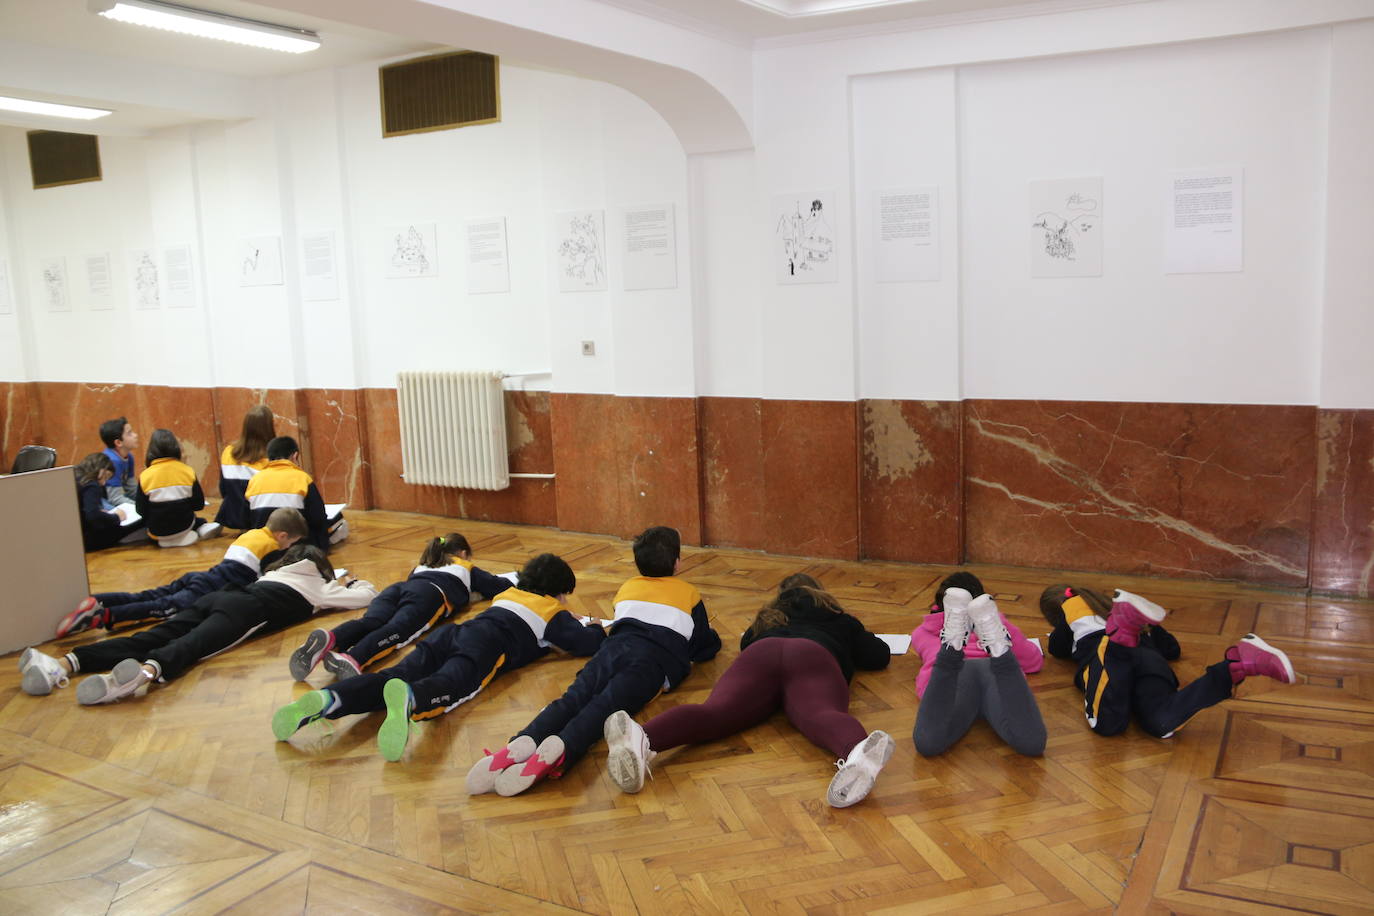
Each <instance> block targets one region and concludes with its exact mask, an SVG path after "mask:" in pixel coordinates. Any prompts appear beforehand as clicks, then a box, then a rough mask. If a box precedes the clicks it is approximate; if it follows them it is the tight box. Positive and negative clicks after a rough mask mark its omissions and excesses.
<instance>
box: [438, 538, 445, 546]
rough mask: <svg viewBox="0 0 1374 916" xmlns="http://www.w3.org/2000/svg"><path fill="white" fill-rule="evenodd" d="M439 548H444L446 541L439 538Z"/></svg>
mask: <svg viewBox="0 0 1374 916" xmlns="http://www.w3.org/2000/svg"><path fill="white" fill-rule="evenodd" d="M439 546H440V547H442V546H444V539H443V538H439Z"/></svg>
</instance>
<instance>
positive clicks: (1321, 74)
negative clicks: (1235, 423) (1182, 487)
mask: <svg viewBox="0 0 1374 916" xmlns="http://www.w3.org/2000/svg"><path fill="white" fill-rule="evenodd" d="M1328 41H1329V31H1328V30H1326V29H1322V30H1308V31H1301V32H1293V33H1286V34H1280V35H1265V36H1257V37H1251V38H1243V39H1228V40H1221V41H1209V42H1203V43H1194V44H1186V45H1174V46H1169V47H1163V48H1149V49H1143V50H1133V51H1120V52H1113V53H1110V54H1088V55H1079V56H1075V57H1070V58H1060V59H1054V60H1042V61H1031V62H1024V63H1014V64H997V65H987V66H981V67H970V68H967V69H965V70H962V71H961V73H960V86H959V96H960V144H961V152H962V183H963V187H964V193H963V208H962V230H963V246H962V251H963V257H964V261H963V303H964V321H965V337H964V345H965V361H964V393H965V395H966V396H968V397H974V398H1017V397H1022V398H1046V399H1058V400H1079V399H1081V400H1126V401H1199V402H1222V403H1272V404H1310V403H1314V402H1315V399H1316V390H1315V387H1314V382H1315V378H1316V365H1317V363H1316V360H1317V358H1318V353H1317V346H1316V343H1317V340H1316V334H1317V322H1318V317H1319V315H1320V311H1321V302H1320V287H1319V283H1320V267H1321V262H1322V239H1323V231H1322V220H1323V216H1322V187H1323V183H1324V172H1325V134H1326V130H1325V128H1326V124H1325V117H1326V78H1327V70H1328V59H1327V51H1328ZM1230 165H1235V166H1241V167H1243V168H1244V170H1245V184H1244V202H1245V213H1244V217H1245V225H1244V245H1245V255H1244V258H1245V264H1244V267H1245V269H1244V270H1243V271H1242V272H1239V273H1223V274H1190V275H1189V274H1175V275H1166V274H1165V273H1164V251H1163V248H1164V245H1163V242H1164V225H1165V222H1166V212H1167V204H1168V197H1167V195H1166V193H1165V188H1166V181H1167V178H1166V174H1167V172H1168V170H1170V169H1183V168H1190V167H1206V166H1230ZM1079 176H1102V178H1103V191H1102V196H1103V209H1102V216H1101V226H1102V227H1103V230H1104V254H1103V262H1104V263H1103V271H1102V276H1101V277H1100V278H1082V277H1079V278H1055V279H1043V278H1042V279H1031V278H1030V241H1031V230H1030V228H1029V226H1030V222H1031V220H1032V217H1031V214H1029V213H1028V211H1027V207H1028V203H1027V200H1028V190H1027V186H1028V183H1029V182H1030V181H1031V180H1034V179H1041V178H1073V177H1079ZM1083 354H1095V355H1096V356H1100V357H1101V358H1100V359H1084V358H1082V355H1083ZM1074 355H1077V357H1075V356H1074ZM1064 356H1067V357H1069V358H1061V357H1064Z"/></svg>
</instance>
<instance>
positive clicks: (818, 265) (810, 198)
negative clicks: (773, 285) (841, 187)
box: [773, 191, 838, 283]
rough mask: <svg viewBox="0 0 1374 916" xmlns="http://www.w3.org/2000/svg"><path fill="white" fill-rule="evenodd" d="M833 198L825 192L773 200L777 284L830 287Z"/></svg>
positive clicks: (832, 277)
mask: <svg viewBox="0 0 1374 916" xmlns="http://www.w3.org/2000/svg"><path fill="white" fill-rule="evenodd" d="M834 214H835V208H834V195H833V194H832V193H831V192H829V191H822V192H818V193H808V194H779V195H776V196H775V197H774V198H773V237H774V239H775V244H776V246H777V248H776V250H777V258H778V261H777V265H778V271H777V277H778V282H779V283H833V282H835V281H836V280H837V279H838V274H837V272H836V267H835V254H836V250H835V215H834Z"/></svg>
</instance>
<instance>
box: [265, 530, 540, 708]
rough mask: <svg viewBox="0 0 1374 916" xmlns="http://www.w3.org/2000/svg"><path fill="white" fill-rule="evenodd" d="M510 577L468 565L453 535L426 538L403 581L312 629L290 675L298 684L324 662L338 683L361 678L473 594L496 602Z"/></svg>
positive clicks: (465, 550)
mask: <svg viewBox="0 0 1374 916" xmlns="http://www.w3.org/2000/svg"><path fill="white" fill-rule="evenodd" d="M514 579H515V573H508V574H506V576H493V575H492V574H491V573H489V572H487V571H486V570H482V569H478V568H477V567H476V566H473V565H472V548H471V547H469V546H468V541H467V538H465V537H463V536H462V535H461V534H459V533H458V532H456V531H454V532H450V533H449V534H446V535H444V536H442V537H435V538H430V539H429V543H427V544H426V545H425V549H424V551H423V552H422V553H421V554H420V562H419V565H418V566H416V567H415V568H414V569H413V570H411V573H410V576H409V577H408V578H407V579H406V580H405V581H404V582H394V583H392V584H391V585H388V586H387V587H386V588H384V589H382V593H381V594H380V595H378V596H377V597H376V599H374V600H373V602H372V603H371V604H369V605H368V606H367V613H366V614H364V615H363V616H362V617H359V618H358V619H357V620H348V621H345V622H343V623H341V624H339V625H338V626H337V627H335V628H334V629H332V630H325V629H318V630H311V631H310V635H308V636H306V637H305V642H304V643H302V644H301V647H300V648H299V649H297V650H296V651H295V652H292V653H291V660H290V662H289V667H290V669H291V677H292V678H294V679H295V680H298V681H303V680H305V679H306V677H308V676H309V675H310V672H311V671H314V670H315V666H316V665H318V664H319V663H320V662H321V661H323V662H324V667H325V670H326V671H328V672H329V673H330V674H332V675H334V676H335V677H336V678H338V679H339V680H343V679H344V678H346V677H352V676H354V675H355V674H361V673H362V670H363V669H364V668H366V667H367V666H368V665H370V664H372V663H373V662H376V661H379V660H380V659H383V658H385V657H386V656H388V655H390V654H391V653H393V652H395V651H396V650H397V649H401V648H404V647H405V646H408V645H410V644H411V643H412V642H414V641H415V640H416V639H417V638H418V637H420V636H421V635H423V634H424V633H425V632H426V631H427V630H429V628H430V627H432V626H434V625H435V624H436V623H438V622H439V621H441V620H443V619H445V618H446V617H449V616H450V615H453V614H457V613H460V612H462V610H463V608H465V607H467V606H468V601H470V600H471V598H472V592H477V593H478V594H479V595H481V596H482V597H484V598H495V597H496V596H497V595H498V594H500V593H501V592H503V591H505V590H506V589H508V588H510V587H511V582H512V580H514Z"/></svg>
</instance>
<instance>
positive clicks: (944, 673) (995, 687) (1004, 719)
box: [911, 572, 1045, 757]
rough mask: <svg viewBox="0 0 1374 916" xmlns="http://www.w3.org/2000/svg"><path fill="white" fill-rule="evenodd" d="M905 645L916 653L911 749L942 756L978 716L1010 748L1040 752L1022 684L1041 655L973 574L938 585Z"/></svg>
mask: <svg viewBox="0 0 1374 916" xmlns="http://www.w3.org/2000/svg"><path fill="white" fill-rule="evenodd" d="M911 645H912V648H914V649H915V650H916V652H917V653H918V654H920V656H921V670H920V672H919V673H918V674H917V675H916V695H917V696H919V697H920V698H921V705H920V708H919V709H918V710H917V712H916V728H915V730H914V731H913V732H912V736H911V737H912V740H913V741H915V743H916V752H917V753H918V754H920V755H921V756H923V757H934V756H935V755H936V754H943V753H944V752H945V751H947V750H949V749H950V748H951V747H953V746H954V744H955V742H957V741H958V740H959V739H960V738H962V737H963V736H964V735H965V734H966V733H967V732H968V730H969V727H970V726H972V725H973V723H974V720H976V719H977V718H978V717H979V716H982V717H983V718H984V719H986V720H987V722H988V724H989V725H991V726H992V728H993V731H995V732H997V734H998V736H999V737H1001V739H1002V740H1003V741H1005V742H1007V744H1010V745H1011V746H1012V749H1013V750H1015V751H1016V752H1017V753H1019V754H1026V755H1028V756H1032V757H1038V756H1040V755H1041V754H1043V753H1044V752H1045V722H1044V720H1043V719H1041V718H1040V707H1039V706H1038V705H1036V702H1035V697H1034V696H1032V695H1031V691H1030V685H1029V684H1027V683H1026V675H1027V674H1034V673H1035V672H1037V671H1039V670H1040V666H1041V665H1043V664H1044V656H1043V655H1042V654H1041V652H1040V649H1039V648H1038V647H1037V646H1036V645H1035V643H1033V642H1031V641H1030V640H1028V639H1026V637H1025V636H1024V635H1023V634H1022V633H1021V631H1020V630H1018V629H1017V628H1016V627H1015V626H1014V625H1013V624H1011V623H1009V622H1008V621H1007V619H1006V618H1005V617H1003V616H1002V615H1001V613H999V612H998V610H997V604H996V602H994V601H993V600H992V596H991V595H989V594H986V593H985V592H984V591H983V583H982V582H980V581H978V577H977V576H975V575H973V574H972V573H967V572H957V573H954V574H953V575H950V576H948V577H946V578H945V580H944V581H943V582H941V583H940V588H939V589H938V590H937V591H936V592H935V603H934V604H933V605H932V606H931V608H930V613H929V614H927V615H926V618H925V620H923V621H921V625H920V626H919V627H917V628H916V629H915V630H914V631H912V633H911Z"/></svg>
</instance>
